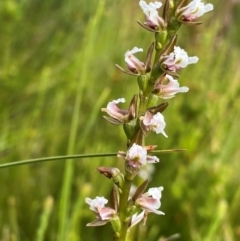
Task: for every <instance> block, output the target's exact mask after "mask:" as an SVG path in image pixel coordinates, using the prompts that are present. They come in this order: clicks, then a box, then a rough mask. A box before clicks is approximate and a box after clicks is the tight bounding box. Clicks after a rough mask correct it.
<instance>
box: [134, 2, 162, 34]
mask: <svg viewBox="0 0 240 241" xmlns="http://www.w3.org/2000/svg"><path fill="white" fill-rule="evenodd" d="M139 6H140V7H141V8H142V10H143V12H144V14H145V16H146V22H145V23H144V24H141V26H143V27H145V28H147V29H149V30H151V29H152V30H160V29H163V28H164V27H165V22H164V20H163V18H161V17H159V15H158V11H157V9H159V8H161V6H162V3H161V2H157V1H156V2H154V3H152V2H150V3H149V4H147V3H146V2H145V1H142V0H141V1H140V2H139Z"/></svg>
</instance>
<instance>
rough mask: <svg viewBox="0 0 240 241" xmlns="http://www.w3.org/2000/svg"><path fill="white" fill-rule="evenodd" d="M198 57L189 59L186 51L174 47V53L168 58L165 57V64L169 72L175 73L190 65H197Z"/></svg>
mask: <svg viewBox="0 0 240 241" xmlns="http://www.w3.org/2000/svg"><path fill="white" fill-rule="evenodd" d="M197 62H198V57H197V56H194V57H188V54H187V52H186V51H185V50H183V49H181V48H180V47H176V46H175V47H174V51H173V52H172V53H170V54H169V55H167V56H164V57H163V64H164V65H165V66H166V67H165V68H166V69H167V70H169V71H172V72H175V71H176V70H179V69H182V68H185V67H187V66H188V65H189V64H196V63H197Z"/></svg>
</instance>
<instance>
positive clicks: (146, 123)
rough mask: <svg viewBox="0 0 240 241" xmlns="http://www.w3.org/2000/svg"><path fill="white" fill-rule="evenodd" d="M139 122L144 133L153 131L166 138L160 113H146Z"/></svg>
mask: <svg viewBox="0 0 240 241" xmlns="http://www.w3.org/2000/svg"><path fill="white" fill-rule="evenodd" d="M141 120H142V124H143V125H142V129H143V132H144V133H145V132H146V131H154V132H156V133H157V134H159V133H161V134H163V135H164V136H165V137H168V136H167V135H166V133H165V132H164V128H165V126H166V123H165V121H164V116H163V115H162V114H161V113H160V112H157V113H156V114H153V113H152V112H151V111H146V113H145V115H144V117H141Z"/></svg>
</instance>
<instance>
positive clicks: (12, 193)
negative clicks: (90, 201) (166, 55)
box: [0, 0, 240, 241]
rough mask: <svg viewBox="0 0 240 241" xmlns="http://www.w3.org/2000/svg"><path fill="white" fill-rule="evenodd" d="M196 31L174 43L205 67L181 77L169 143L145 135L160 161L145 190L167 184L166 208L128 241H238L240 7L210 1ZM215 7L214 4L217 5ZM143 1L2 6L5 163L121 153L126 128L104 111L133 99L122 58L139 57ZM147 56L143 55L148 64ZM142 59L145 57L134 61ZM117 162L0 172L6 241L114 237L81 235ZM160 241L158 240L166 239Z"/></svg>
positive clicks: (1, 150) (0, 112)
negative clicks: (130, 53) (133, 52)
mask: <svg viewBox="0 0 240 241" xmlns="http://www.w3.org/2000/svg"><path fill="white" fill-rule="evenodd" d="M211 2H212V3H213V4H214V5H215V10H214V12H213V13H210V14H208V16H205V17H204V18H203V19H202V21H203V23H204V24H203V25H200V26H197V27H186V26H183V27H182V29H181V30H180V33H179V40H178V44H179V45H180V46H181V47H183V48H185V49H186V50H187V51H188V53H189V55H190V56H193V55H197V56H198V57H199V58H200V61H199V63H198V64H197V65H194V66H189V67H188V68H187V69H185V70H183V71H182V72H181V78H180V83H181V85H185V86H188V87H189V88H190V92H189V93H187V94H182V95H181V94H179V95H178V97H177V98H173V99H170V100H169V107H168V109H167V110H166V111H165V112H164V115H165V120H166V123H167V128H166V133H167V134H168V136H169V138H168V139H166V138H164V137H162V136H154V135H152V136H149V137H148V139H147V142H148V143H149V144H158V147H159V149H167V148H186V149H187V151H186V152H184V153H174V154H161V155H160V159H161V162H160V163H159V164H158V165H157V166H155V167H156V169H155V173H154V175H153V179H152V181H151V183H150V186H152V187H153V186H160V185H162V186H164V192H163V198H162V208H161V209H162V211H164V212H165V214H166V215H165V216H160V217H159V216H154V215H150V216H149V220H148V222H147V226H146V227H141V228H140V229H139V230H137V229H135V232H134V233H133V236H134V238H133V240H134V241H142V240H148V241H164V240H166V239H165V238H166V237H169V236H171V235H174V234H176V233H179V234H180V235H181V237H180V238H179V240H183V241H191V240H192V241H213V240H214V241H235V240H240V216H239V214H240V179H239V172H240V162H239V160H240V149H239V143H240V142H239V139H238V138H239V136H240V128H239V120H240V84H239V79H240V62H239V55H240V48H239V43H240V34H239V33H240V28H239V21H240V15H239V12H240V6H239V5H240V4H239V3H238V2H237V1H217V0H212V1H211ZM220 3H221V4H220ZM136 20H143V14H142V12H141V9H140V8H139V7H138V1H136V0H134V1H127V0H121V1H110V0H100V1H97V0H91V2H89V1H87V0H79V1H77V0H72V1H67V0H58V1H56V0H42V1H40V0H35V1H30V0H22V1H17V0H4V1H0V163H6V162H12V161H18V160H24V159H30V158H37V157H44V156H56V155H66V154H79V153H104V152H116V151H118V150H125V148H126V146H125V144H126V143H125V137H124V134H123V131H122V129H121V127H115V126H112V125H110V124H109V123H107V122H106V121H104V120H103V118H102V113H101V111H100V108H101V107H104V106H106V104H107V102H108V101H110V100H112V99H117V98H119V97H125V98H126V99H127V101H128V102H129V101H130V99H131V97H132V95H133V94H134V93H137V84H136V79H135V78H134V77H131V76H127V75H124V74H123V73H121V72H120V71H119V70H118V69H117V68H116V67H115V63H118V64H119V65H121V66H124V65H125V63H124V53H125V52H126V50H128V49H132V48H133V47H134V46H138V47H143V48H144V50H145V52H144V54H146V50H147V48H148V47H149V45H150V44H151V41H153V36H152V35H151V34H150V33H148V32H146V31H145V30H143V29H141V27H139V26H138V24H137V23H136ZM144 54H142V55H141V54H139V56H141V57H142V58H145V56H144ZM141 57H140V58H141ZM100 165H101V166H107V165H115V166H118V167H121V165H122V161H121V160H118V159H117V158H109V157H106V158H103V157H101V158H94V159H90V158H89V159H82V160H81V159H79V160H78V159H75V160H68V161H63V160H59V161H54V162H48V163H47V162H44V163H38V164H33V165H25V166H17V167H11V168H4V169H0V183H1V186H0V207H1V208H0V240H1V241H32V240H36V241H43V240H46V241H54V240H57V241H66V240H71V241H86V240H89V241H97V240H111V232H110V230H109V227H108V226H107V227H99V228H86V227H85V226H86V223H87V222H90V221H91V220H93V218H94V216H93V215H92V213H91V212H90V211H89V210H88V208H87V205H86V204H85V203H84V198H85V197H86V196H89V197H92V198H93V197H95V196H96V195H98V196H106V197H107V196H108V193H109V190H110V188H111V183H110V181H108V180H107V179H105V178H104V177H103V176H100V175H99V174H98V173H97V170H96V168H97V167H98V166H100ZM164 237H165V238H164Z"/></svg>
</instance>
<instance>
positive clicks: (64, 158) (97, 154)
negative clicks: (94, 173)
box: [0, 152, 117, 169]
mask: <svg viewBox="0 0 240 241" xmlns="http://www.w3.org/2000/svg"><path fill="white" fill-rule="evenodd" d="M106 156H117V153H116V152H115V153H96V154H77V155H66V156H51V157H41V158H35V159H29V160H23V161H16V162H10V163H3V164H0V169H1V168H7V167H13V166H21V165H27V164H34V163H39V162H47V161H56V160H67V159H77V158H80V159H83V158H90V157H106Z"/></svg>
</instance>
